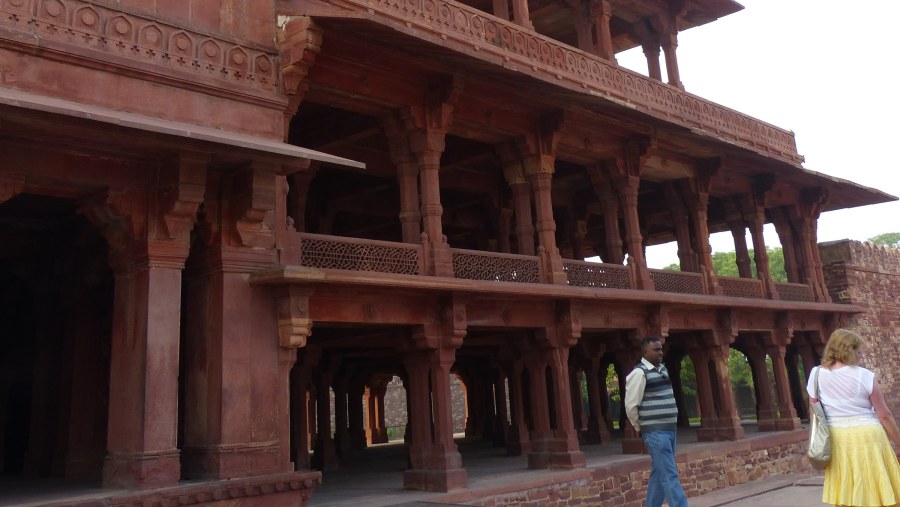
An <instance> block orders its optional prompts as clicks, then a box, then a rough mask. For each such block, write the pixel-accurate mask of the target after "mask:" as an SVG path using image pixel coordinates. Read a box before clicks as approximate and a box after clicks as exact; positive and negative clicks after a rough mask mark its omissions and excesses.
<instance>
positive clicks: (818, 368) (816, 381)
mask: <svg viewBox="0 0 900 507" xmlns="http://www.w3.org/2000/svg"><path fill="white" fill-rule="evenodd" d="M821 370H822V366H816V374H815V375H814V379H813V384H814V385H815V388H814V390H813V398H815V399H817V400H819V406H821V407H822V411H823V412H824V411H825V404H824V403H822V398H819V372H820V371H821Z"/></svg>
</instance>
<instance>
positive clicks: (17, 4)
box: [0, 0, 279, 93]
mask: <svg viewBox="0 0 900 507" xmlns="http://www.w3.org/2000/svg"><path fill="white" fill-rule="evenodd" d="M0 27H2V28H3V29H4V30H6V31H9V32H11V33H13V34H19V36H18V37H16V38H15V40H16V41H17V43H19V44H22V45H34V46H35V47H44V46H47V45H49V44H47V43H46V42H42V41H53V43H54V44H55V49H56V51H59V52H62V53H67V54H69V55H70V56H72V57H76V58H87V59H92V60H102V61H104V62H109V63H112V62H114V61H115V62H119V63H118V65H119V66H121V67H126V68H128V70H129V72H134V71H137V72H141V73H148V74H153V75H154V78H158V77H159V76H160V75H165V74H166V71H174V73H177V74H181V76H177V77H176V75H175V74H173V75H171V77H172V78H174V79H177V80H181V81H183V82H190V83H192V84H193V82H194V81H196V80H197V78H200V79H208V80H213V81H220V82H222V83H223V87H222V88H223V90H224V89H227V88H231V87H234V86H239V87H242V88H247V89H253V90H259V91H264V92H268V93H271V92H275V91H277V90H278V84H279V83H278V74H277V69H276V68H275V66H276V61H277V59H278V57H277V55H276V54H275V53H274V52H272V51H271V50H265V49H260V48H258V47H253V46H250V45H247V44H241V43H239V42H236V41H234V40H230V39H228V38H226V37H223V36H210V35H209V34H206V33H202V32H199V31H196V30H193V29H191V28H189V27H187V26H181V25H178V24H175V23H171V22H165V21H162V20H160V19H158V18H155V17H151V16H149V15H145V14H141V13H138V12H137V11H134V10H132V9H130V8H127V7H126V8H123V7H119V6H118V4H117V3H113V2H103V3H102V4H100V3H99V2H93V1H87V0H53V1H44V0H17V1H14V2H13V1H10V2H3V3H2V4H0ZM26 34H27V35H26ZM113 56H114V57H115V60H113V59H112V58H111V57H113ZM185 74H187V75H189V76H191V78H186V77H184V75H185Z"/></svg>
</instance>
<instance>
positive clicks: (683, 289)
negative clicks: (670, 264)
mask: <svg viewBox="0 0 900 507" xmlns="http://www.w3.org/2000/svg"><path fill="white" fill-rule="evenodd" d="M650 279H651V280H653V285H654V287H655V288H656V290H657V291H658V292H677V293H679V294H705V293H706V291H705V290H704V287H703V275H701V274H700V273H688V272H684V271H671V270H667V269H651V270H650Z"/></svg>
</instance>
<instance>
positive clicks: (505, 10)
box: [493, 0, 509, 21]
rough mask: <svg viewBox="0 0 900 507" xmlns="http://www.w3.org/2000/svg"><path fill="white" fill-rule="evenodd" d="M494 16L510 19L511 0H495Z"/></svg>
mask: <svg viewBox="0 0 900 507" xmlns="http://www.w3.org/2000/svg"><path fill="white" fill-rule="evenodd" d="M493 6H494V9H493V13H494V16H496V17H498V18H500V19H503V20H505V21H509V0H494V4H493Z"/></svg>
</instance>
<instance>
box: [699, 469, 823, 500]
mask: <svg viewBox="0 0 900 507" xmlns="http://www.w3.org/2000/svg"><path fill="white" fill-rule="evenodd" d="M823 478H824V477H823V476H822V475H806V474H789V475H776V476H772V477H769V478H768V479H763V480H760V481H754V482H748V483H746V484H739V485H737V486H732V487H730V488H723V489H719V490H716V491H713V492H710V493H707V494H705V495H701V496H698V497H695V498H691V499H689V501H690V504H691V507H718V506H720V505H721V506H728V507H761V506H765V507H813V506H818V505H825V504H823V503H822V480H823Z"/></svg>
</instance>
